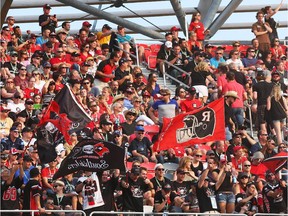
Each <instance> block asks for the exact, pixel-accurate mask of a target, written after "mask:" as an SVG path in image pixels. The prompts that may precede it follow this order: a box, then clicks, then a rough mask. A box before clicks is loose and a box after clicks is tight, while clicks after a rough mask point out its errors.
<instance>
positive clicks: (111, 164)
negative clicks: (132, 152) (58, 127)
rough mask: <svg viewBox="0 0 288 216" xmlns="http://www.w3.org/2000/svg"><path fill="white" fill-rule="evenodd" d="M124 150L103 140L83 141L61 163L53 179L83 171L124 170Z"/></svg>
mask: <svg viewBox="0 0 288 216" xmlns="http://www.w3.org/2000/svg"><path fill="white" fill-rule="evenodd" d="M124 156H125V150H124V149H123V148H121V147H119V146H116V145H115V144H113V143H109V142H106V141H104V140H95V139H83V140H81V141H80V142H78V144H77V145H76V146H75V147H74V148H73V149H72V151H71V153H70V154H69V155H68V156H67V157H66V158H65V159H64V160H63V161H62V163H61V166H60V168H59V170H58V171H57V172H56V173H55V174H54V177H53V178H54V179H57V178H59V177H62V176H65V175H68V174H70V173H73V172H76V171H79V170H84V171H92V172H101V171H104V170H110V169H120V170H123V171H124V170H125V164H124Z"/></svg>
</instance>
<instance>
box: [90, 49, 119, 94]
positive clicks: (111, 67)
mask: <svg viewBox="0 0 288 216" xmlns="http://www.w3.org/2000/svg"><path fill="white" fill-rule="evenodd" d="M119 59H120V55H119V54H118V52H116V51H114V52H112V53H111V55H110V58H109V59H107V60H104V61H102V62H101V63H100V64H99V66H98V68H97V71H96V75H95V80H94V85H95V86H97V87H98V88H100V89H101V88H103V87H104V86H107V85H108V82H109V81H111V80H112V79H114V77H115V69H116V68H117V66H116V64H117V62H118V61H119Z"/></svg>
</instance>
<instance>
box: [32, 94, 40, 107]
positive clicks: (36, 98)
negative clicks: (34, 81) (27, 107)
mask: <svg viewBox="0 0 288 216" xmlns="http://www.w3.org/2000/svg"><path fill="white" fill-rule="evenodd" d="M33 101H34V105H33V107H34V109H35V110H39V109H41V108H42V97H41V95H40V94H35V95H34V96H33Z"/></svg>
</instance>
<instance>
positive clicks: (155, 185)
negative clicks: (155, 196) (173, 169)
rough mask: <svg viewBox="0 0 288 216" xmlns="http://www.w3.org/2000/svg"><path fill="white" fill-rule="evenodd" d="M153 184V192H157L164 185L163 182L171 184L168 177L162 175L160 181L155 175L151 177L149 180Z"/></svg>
mask: <svg viewBox="0 0 288 216" xmlns="http://www.w3.org/2000/svg"><path fill="white" fill-rule="evenodd" d="M150 181H151V182H152V184H153V188H154V190H155V192H158V191H160V190H161V189H162V187H164V185H165V184H167V183H169V184H171V181H170V179H168V178H166V177H164V179H163V180H162V181H160V180H158V179H157V178H156V177H153V178H152V179H151V180H150Z"/></svg>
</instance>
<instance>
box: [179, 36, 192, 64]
mask: <svg viewBox="0 0 288 216" xmlns="http://www.w3.org/2000/svg"><path fill="white" fill-rule="evenodd" d="M179 45H180V48H181V53H182V54H183V55H184V56H186V57H187V59H189V58H192V55H193V54H192V52H191V50H190V47H189V45H188V42H187V40H186V39H185V38H180V39H179Z"/></svg>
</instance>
